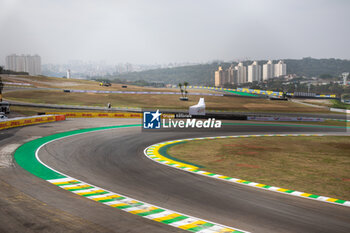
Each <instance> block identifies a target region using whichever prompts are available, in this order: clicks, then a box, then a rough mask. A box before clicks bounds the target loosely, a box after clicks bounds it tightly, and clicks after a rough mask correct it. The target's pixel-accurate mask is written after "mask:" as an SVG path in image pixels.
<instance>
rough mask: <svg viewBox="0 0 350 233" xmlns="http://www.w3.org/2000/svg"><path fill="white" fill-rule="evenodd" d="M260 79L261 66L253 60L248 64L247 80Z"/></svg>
mask: <svg viewBox="0 0 350 233" xmlns="http://www.w3.org/2000/svg"><path fill="white" fill-rule="evenodd" d="M255 81H257V82H259V81H261V66H260V65H259V64H258V62H257V61H254V62H253V63H252V64H251V65H250V66H248V82H255Z"/></svg>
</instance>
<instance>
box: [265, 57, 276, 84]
mask: <svg viewBox="0 0 350 233" xmlns="http://www.w3.org/2000/svg"><path fill="white" fill-rule="evenodd" d="M273 77H274V66H273V63H272V61H271V60H269V61H268V62H267V63H266V64H264V65H263V80H268V79H270V78H273Z"/></svg>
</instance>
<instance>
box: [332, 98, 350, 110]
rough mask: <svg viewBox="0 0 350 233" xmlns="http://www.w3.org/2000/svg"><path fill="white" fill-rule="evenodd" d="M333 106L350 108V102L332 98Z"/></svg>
mask: <svg viewBox="0 0 350 233" xmlns="http://www.w3.org/2000/svg"><path fill="white" fill-rule="evenodd" d="M332 103H333V106H332V107H333V108H341V109H350V104H345V103H343V102H341V101H339V100H332Z"/></svg>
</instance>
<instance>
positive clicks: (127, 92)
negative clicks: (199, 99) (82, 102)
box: [63, 90, 224, 96]
mask: <svg viewBox="0 0 350 233" xmlns="http://www.w3.org/2000/svg"><path fill="white" fill-rule="evenodd" d="M63 91H64V92H72V93H100V94H143V95H181V93H180V92H173V91H100V90H63ZM187 95H205V96H224V95H223V94H217V93H197V92H192V93H187Z"/></svg>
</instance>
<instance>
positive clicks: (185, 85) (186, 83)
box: [184, 82, 188, 97]
mask: <svg viewBox="0 0 350 233" xmlns="http://www.w3.org/2000/svg"><path fill="white" fill-rule="evenodd" d="M187 86H188V82H184V87H185V97H187V93H188V92H187V90H186V89H187Z"/></svg>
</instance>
